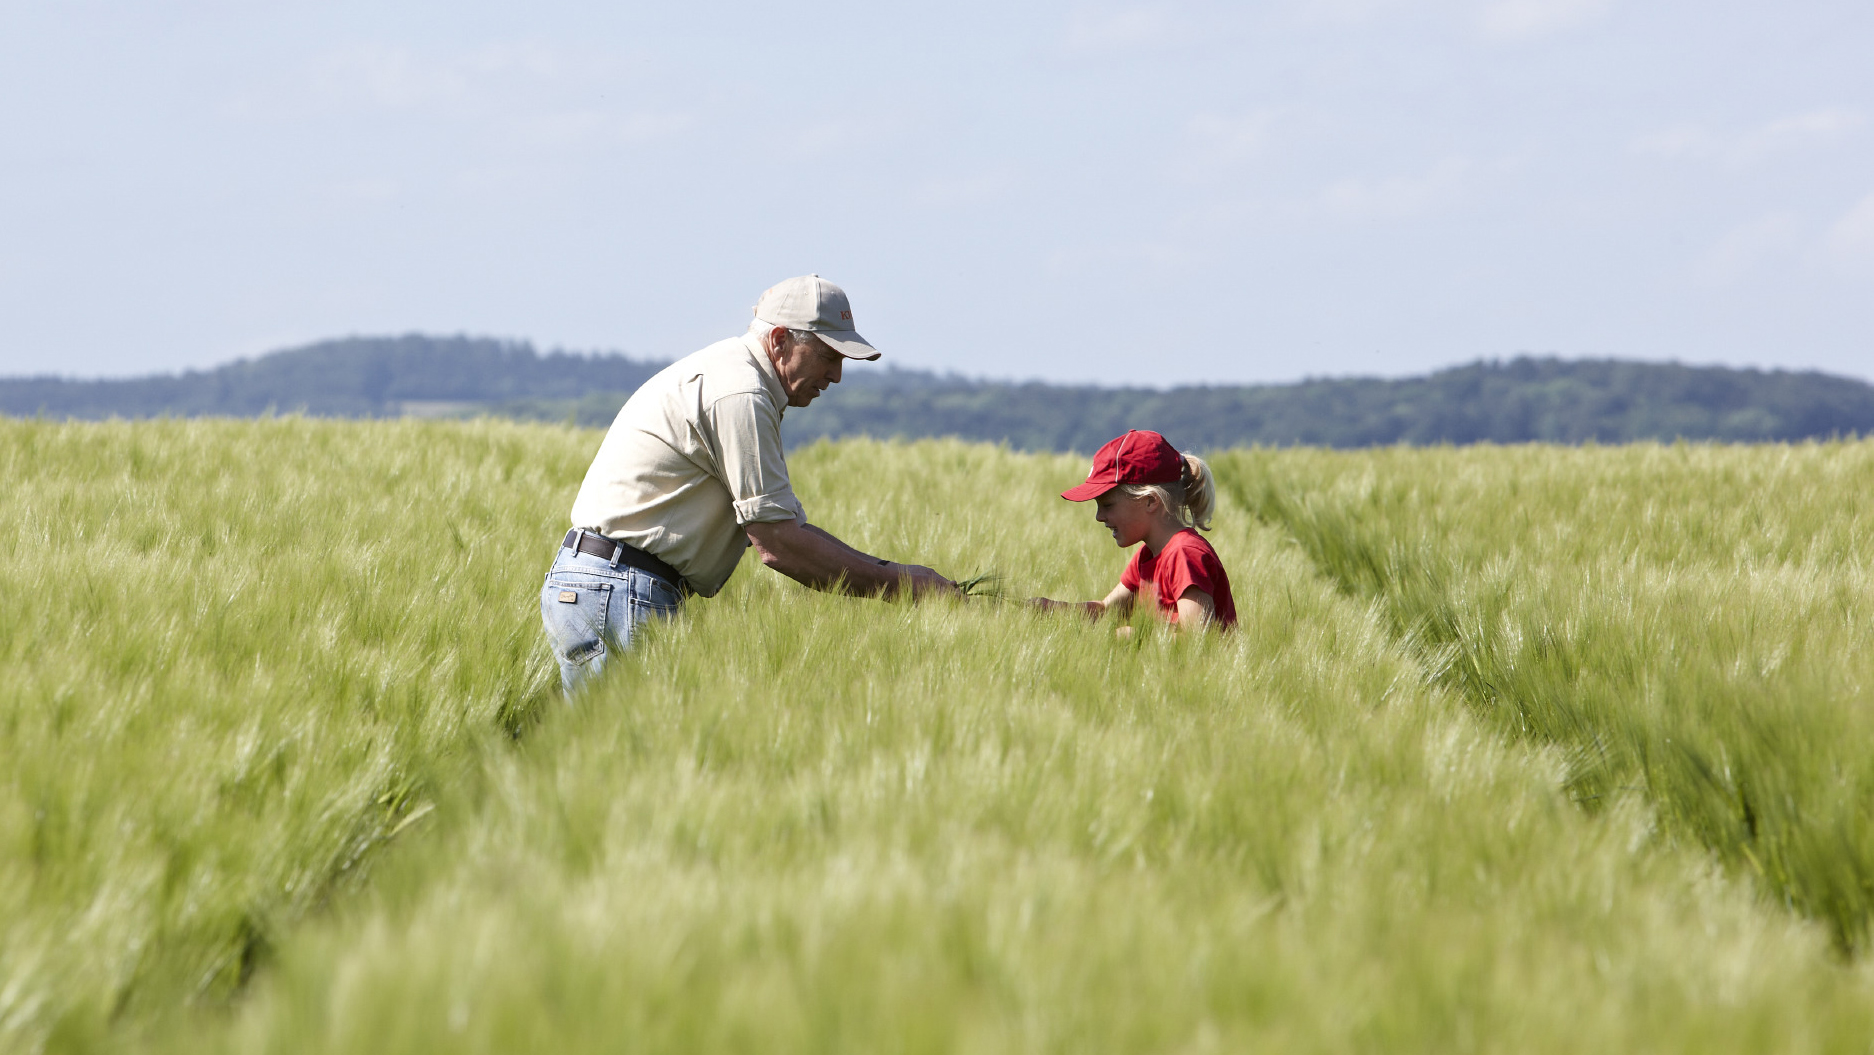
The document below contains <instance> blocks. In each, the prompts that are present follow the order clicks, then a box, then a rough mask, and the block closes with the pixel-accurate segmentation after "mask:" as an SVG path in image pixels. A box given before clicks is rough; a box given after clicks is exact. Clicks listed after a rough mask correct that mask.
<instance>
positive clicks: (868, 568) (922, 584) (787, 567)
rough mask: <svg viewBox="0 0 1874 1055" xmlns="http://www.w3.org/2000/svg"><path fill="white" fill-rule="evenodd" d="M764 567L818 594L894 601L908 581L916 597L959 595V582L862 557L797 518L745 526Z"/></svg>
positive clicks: (913, 566) (914, 566)
mask: <svg viewBox="0 0 1874 1055" xmlns="http://www.w3.org/2000/svg"><path fill="white" fill-rule="evenodd" d="M742 529H743V530H744V531H747V532H748V541H749V542H751V543H753V544H754V547H755V552H756V553H757V554H759V555H760V557H761V563H763V564H765V565H767V566H768V567H770V568H773V569H774V570H775V571H778V572H780V573H781V574H782V575H785V576H787V577H788V578H790V579H793V580H794V581H795V582H798V583H800V584H801V585H803V586H810V587H812V588H813V589H816V590H838V591H841V592H843V593H854V594H863V595H867V596H880V597H892V596H896V595H897V594H898V592H899V591H900V590H901V589H903V587H904V586H905V585H906V584H907V583H908V584H909V586H910V588H911V595H912V596H913V597H923V596H925V595H927V594H932V593H955V592H956V584H955V583H953V582H951V581H950V580H949V579H946V578H944V577H943V576H941V575H939V574H937V573H936V572H934V571H932V570H931V569H929V568H926V567H923V566H921V565H917V564H894V563H892V562H889V561H880V560H879V559H878V558H877V557H873V556H870V555H868V554H865V553H861V552H859V551H858V550H856V549H853V548H852V547H851V546H848V545H846V544H845V543H844V542H841V541H840V540H839V539H837V538H834V537H833V536H832V535H831V534H829V533H828V532H826V531H822V530H821V529H819V528H817V527H813V526H812V525H809V524H803V523H801V522H800V521H799V520H777V521H769V522H765V523H753V524H744V525H742Z"/></svg>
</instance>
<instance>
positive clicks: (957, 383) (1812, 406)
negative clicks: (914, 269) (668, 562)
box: [787, 358, 1874, 451]
mask: <svg viewBox="0 0 1874 1055" xmlns="http://www.w3.org/2000/svg"><path fill="white" fill-rule="evenodd" d="M846 375H847V378H848V381H847V383H845V384H842V385H840V386H839V387H838V388H836V389H834V390H832V391H831V392H829V393H828V394H827V395H826V396H823V397H822V398H821V399H820V400H819V401H818V402H816V403H815V404H814V405H813V406H811V407H809V408H807V409H806V410H804V411H793V412H791V413H790V414H789V415H788V418H787V424H788V426H789V428H790V435H789V440H790V442H799V441H800V440H801V439H805V438H807V437H810V436H820V435H826V436H838V435H846V434H851V433H867V434H871V435H875V436H891V435H902V436H907V437H909V436H927V435H961V436H970V437H975V438H981V439H991V440H1007V441H1008V442H1009V443H1010V444H1011V445H1013V446H1015V447H1018V448H1022V449H1026V450H1076V451H1091V450H1093V449H1095V448H1097V447H1098V446H1099V445H1100V444H1101V443H1104V442H1105V441H1106V440H1108V439H1111V438H1112V437H1113V436H1115V435H1118V434H1119V433H1121V432H1124V431H1125V430H1126V429H1128V428H1151V429H1157V430H1158V431H1160V432H1163V433H1164V434H1165V435H1166V436H1168V437H1170V438H1172V439H1173V440H1174V442H1176V443H1178V444H1180V445H1188V446H1191V447H1195V448H1198V449H1205V450H1207V449H1211V448H1216V447H1228V446H1234V445H1239V444H1251V443H1261V444H1269V445H1278V446H1286V445H1291V444H1311V445H1318V446H1325V447H1371V446H1381V445H1387V444H1394V443H1408V444H1434V443H1455V444H1466V443H1528V442H1534V441H1540V442H1549V443H1583V442H1586V441H1589V440H1593V441H1597V442H1600V443H1623V442H1627V441H1630V440H1641V439H1659V440H1673V439H1680V438H1683V439H1688V440H1724V441H1765V440H1802V439H1811V438H1816V439H1820V438H1827V437H1830V436H1846V435H1849V434H1856V435H1874V385H1869V384H1867V383H1866V382H1864V381H1857V380H1854V379H1852V378H1845V377H1835V376H1831V375H1828V374H1821V373H1815V372H1804V373H1792V372H1787V371H1770V372H1764V371H1758V370H1735V369H1730V368H1725V367H1693V366H1682V365H1679V364H1676V363H1636V362H1626V361H1620V360H1564V359H1553V358H1541V359H1537V358H1518V359H1512V360H1509V361H1507V362H1478V363H1472V364H1470V365H1467V366H1459V367H1453V368H1451V369H1448V370H1440V371H1438V372H1437V373H1434V374H1430V375H1427V376H1424V377H1412V378H1403V379H1399V380H1381V379H1378V378H1331V379H1325V380H1310V381H1302V382H1299V383H1295V384H1286V385H1228V386H1224V385H1216V386H1196V387H1187V388H1174V389H1169V390H1154V389H1144V388H1095V387H1065V386H1056V385H1042V384H1021V385H1016V384H1002V383H995V382H983V381H970V380H964V379H959V378H936V377H932V376H930V375H927V374H915V373H892V372H889V371H881V372H878V373H874V374H872V375H870V376H868V375H867V374H866V373H865V371H863V370H861V369H857V368H855V369H852V370H848V371H847V372H846ZM797 415H798V417H797Z"/></svg>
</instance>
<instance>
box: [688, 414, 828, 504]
mask: <svg viewBox="0 0 1874 1055" xmlns="http://www.w3.org/2000/svg"><path fill="white" fill-rule="evenodd" d="M705 417H706V419H707V423H708V426H709V431H710V432H712V433H713V434H714V435H713V437H711V439H713V441H714V442H713V443H712V444H711V445H712V446H714V447H715V448H716V450H715V455H716V464H717V465H718V466H719V467H720V468H721V470H722V476H721V480H722V484H723V486H724V487H727V488H728V489H729V498H730V500H731V502H733V504H734V506H735V521H736V523H738V524H764V523H772V522H774V521H780V520H794V519H796V518H798V519H801V520H803V521H804V520H805V519H806V513H805V511H804V510H802V509H801V505H800V500H799V499H797V498H795V497H794V485H793V482H792V481H790V480H789V479H788V476H787V459H786V458H785V457H784V456H783V453H782V449H781V414H780V411H779V410H778V409H777V408H776V407H775V405H774V402H773V401H772V400H770V399H769V398H768V397H767V396H765V395H763V394H760V393H756V392H734V393H730V394H728V395H725V396H722V397H721V398H719V399H717V400H716V401H715V402H713V403H711V404H710V405H709V408H708V410H707V411H706V412H705Z"/></svg>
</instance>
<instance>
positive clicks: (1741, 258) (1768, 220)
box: [1694, 212, 1801, 286]
mask: <svg viewBox="0 0 1874 1055" xmlns="http://www.w3.org/2000/svg"><path fill="white" fill-rule="evenodd" d="M1800 242H1801V225H1800V223H1799V222H1798V221H1797V219H1796V216H1795V215H1794V214H1793V213H1789V212H1773V213H1769V214H1767V215H1765V216H1760V217H1758V218H1757V219H1755V220H1752V221H1750V222H1749V223H1743V224H1739V225H1738V226H1736V227H1733V228H1731V229H1730V230H1729V231H1726V232H1725V233H1724V234H1723V236H1721V237H1720V238H1719V239H1718V240H1717V241H1716V242H1715V243H1713V244H1712V246H1711V248H1710V249H1708V250H1707V251H1706V252H1705V255H1704V256H1703V257H1701V258H1700V259H1699V260H1698V262H1697V264H1696V265H1695V267H1694V273H1695V274H1696V275H1697V277H1698V279H1699V280H1700V281H1702V282H1705V283H1707V284H1709V285H1714V286H1729V285H1733V284H1735V283H1737V282H1738V281H1740V280H1742V279H1744V278H1746V277H1748V276H1749V275H1750V274H1751V273H1753V272H1755V271H1757V270H1759V269H1761V268H1762V267H1763V266H1765V265H1766V264H1771V263H1775V262H1776V261H1778V260H1787V259H1788V258H1790V257H1791V256H1793V255H1795V253H1796V252H1797V250H1798V248H1799V244H1800Z"/></svg>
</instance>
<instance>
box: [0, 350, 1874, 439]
mask: <svg viewBox="0 0 1874 1055" xmlns="http://www.w3.org/2000/svg"><path fill="white" fill-rule="evenodd" d="M663 365H664V364H662V363H658V362H647V361H640V360H634V359H629V358H626V357H624V356H621V355H603V354H601V355H574V354H568V353H564V352H553V353H550V354H547V355H541V354H539V353H537V352H535V351H534V349H533V348H532V347H531V346H530V345H527V344H525V343H517V342H505V341H494V340H487V339H478V338H469V337H422V336H406V337H394V338H351V339H347V340H339V341H328V342H325V343H322V344H316V345H312V346H309V347H306V348H298V349H293V350H290V351H284V352H277V353H274V354H272V355H267V356H262V357H260V358H257V359H253V360H242V361H240V362H236V363H232V364H230V365H228V366H224V367H220V368H217V369H214V370H206V371H192V372H189V373H185V374H180V375H168V376H160V377H148V378H137V379H132V380H117V381H68V380H60V379H53V378H31V379H22V380H0V413H6V414H14V415H27V416H30V415H35V414H43V415H45V416H47V417H56V418H64V417H73V418H104V417H151V416H156V415H165V414H167V415H179V416H194V415H230V416H247V415H254V414H263V413H269V412H274V413H289V412H301V413H306V414H313V415H321V416H335V417H382V416H394V415H400V414H425V415H448V416H462V415H474V414H492V415H497V416H503V417H513V418H522V419H531V420H546V421H572V422H577V423H579V424H584V425H604V424H608V423H609V422H610V421H611V419H612V417H613V416H614V415H615V414H616V413H617V412H618V408H619V406H620V405H621V404H623V402H624V401H625V399H626V397H627V396H628V395H629V394H630V393H631V392H632V391H633V390H635V389H636V388H637V386H638V385H640V384H642V383H643V382H644V380H645V379H646V378H648V377H650V375H651V374H652V373H654V372H655V371H657V370H658V369H660V368H661V367H662V366H663ZM783 428H784V431H785V433H786V435H787V439H788V442H789V443H790V444H800V443H806V442H811V441H812V440H815V439H818V438H820V437H823V436H825V437H837V436H849V435H870V436H877V437H904V438H916V437H922V436H961V437H964V438H966V439H972V440H988V441H991V442H1006V443H1008V444H1010V445H1011V446H1013V447H1016V448H1018V449H1021V450H1053V451H1062V450H1077V451H1082V452H1085V451H1090V450H1093V449H1094V448H1095V447H1098V446H1099V445H1100V444H1101V443H1103V442H1105V441H1106V440H1107V439H1110V438H1111V437H1112V436H1114V435H1116V434H1117V433H1120V432H1123V431H1124V430H1126V429H1128V428H1153V429H1157V430H1159V431H1161V432H1163V433H1165V434H1166V435H1167V436H1169V437H1171V439H1172V440H1173V441H1174V442H1176V443H1177V444H1179V445H1180V446H1186V447H1192V448H1196V449H1200V450H1208V449H1214V448H1221V447H1229V446H1236V445H1242V444H1252V443H1260V444H1268V445H1276V446H1285V445H1292V444H1312V445H1319V446H1326V447H1367V446H1376V445H1384V444H1394V443H1409V444H1432V443H1454V444H1466V443H1483V442H1490V443H1526V442H1531V441H1542V442H1551V443H1582V442H1586V441H1590V440H1592V441H1598V442H1601V443H1623V442H1627V441H1630V440H1641V439H1659V440H1672V439H1680V438H1683V439H1688V440H1721V441H1747V442H1755V441H1767V440H1803V439H1813V438H1827V437H1830V436H1846V435H1868V434H1874V385H1869V384H1867V383H1866V382H1862V381H1857V380H1853V379H1851V378H1844V377H1835V376H1831V375H1827V374H1821V373H1814V372H1800V373H1796V372H1787V371H1781V370H1777V371H1769V372H1764V371H1759V370H1734V369H1729V368H1725V367H1692V366H1682V365H1679V364H1676V363H1664V364H1658V363H1636V362H1623V361H1617V360H1574V361H1570V360H1562V359H1554V358H1541V359H1537V358H1518V359H1512V360H1509V361H1506V362H1494V361H1492V362H1478V363H1473V364H1470V365H1468V366H1460V367H1454V368H1452V369H1448V370H1441V371H1439V372H1437V373H1434V374H1430V375H1427V376H1425V377H1415V378H1406V379H1402V380H1380V379H1376V378H1343V379H1331V380H1312V381H1303V382H1299V383H1296V384H1284V385H1227V386H1225V385H1210V386H1192V387H1185V388H1175V389H1169V390H1158V389H1146V388H1098V387H1093V386H1067V385H1049V384H1042V383H1039V382H1031V383H1026V384H1016V383H1009V382H998V381H977V380H970V379H966V378H959V377H953V376H941V375H936V374H929V373H923V372H919V371H909V370H895V369H879V368H877V367H872V366H868V365H861V364H855V365H853V366H852V367H851V368H850V369H848V370H847V371H846V380H845V383H843V384H841V385H839V386H837V387H836V388H834V389H832V390H830V391H829V392H828V393H827V394H826V395H824V396H822V397H821V398H820V399H819V400H818V401H817V402H815V403H814V405H813V406H811V407H808V408H806V409H804V410H793V411H790V412H789V413H788V415H787V418H786V421H785V424H784V426H783Z"/></svg>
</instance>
